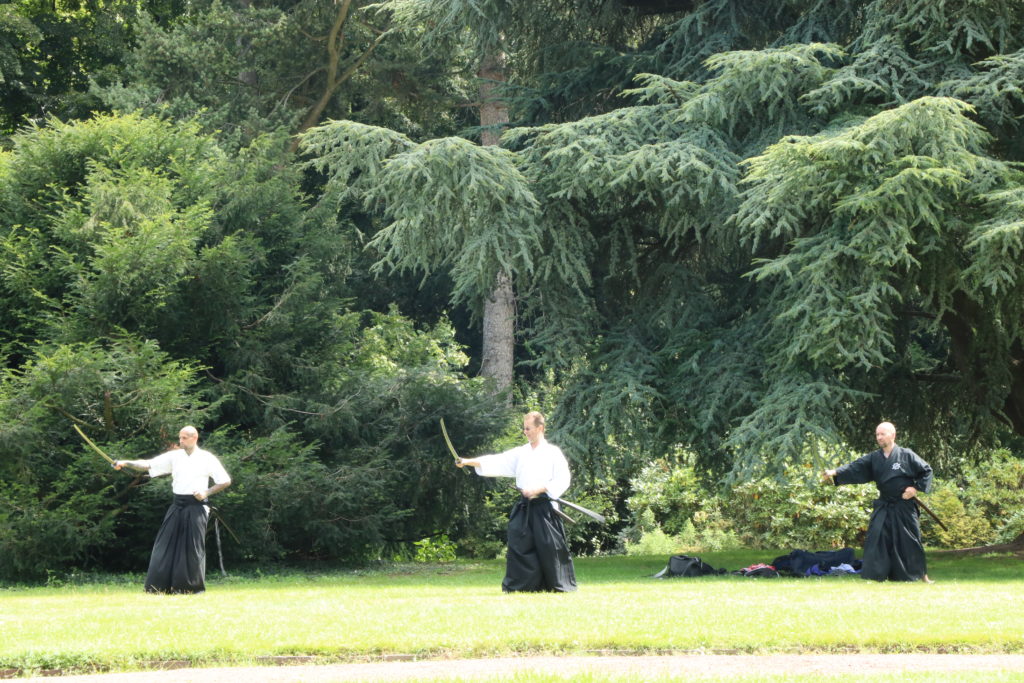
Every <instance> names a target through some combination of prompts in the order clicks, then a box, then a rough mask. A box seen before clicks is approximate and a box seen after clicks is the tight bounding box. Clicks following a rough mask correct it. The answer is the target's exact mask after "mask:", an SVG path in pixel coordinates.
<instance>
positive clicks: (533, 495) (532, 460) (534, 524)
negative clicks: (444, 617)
mask: <svg viewBox="0 0 1024 683" xmlns="http://www.w3.org/2000/svg"><path fill="white" fill-rule="evenodd" d="M523 434H525V435H526V438H527V441H528V443H526V444H523V445H522V446H518V447H516V448H513V449H511V450H508V451H505V452H504V453H498V454H496V455H484V456H481V457H479V458H464V459H460V460H459V461H458V462H457V463H456V465H457V466H458V467H465V466H469V467H472V468H474V469H475V470H476V473H477V474H479V475H481V476H484V477H515V480H516V488H518V489H519V491H520V492H521V493H522V497H521V498H520V499H519V500H518V501H517V502H516V504H515V506H514V507H513V508H512V513H511V514H510V515H509V520H508V553H507V555H506V559H505V579H504V580H503V581H502V582H501V589H502V590H503V591H505V592H514V591H557V592H567V591H574V590H576V572H575V569H574V568H573V564H572V557H571V556H570V555H569V545H568V543H567V542H566V540H565V528H564V527H563V526H562V520H561V518H560V517H559V516H558V513H557V512H556V510H557V509H558V503H556V502H554V501H553V500H551V499H553V498H561V497H562V494H563V493H565V491H566V489H568V488H569V479H570V476H569V463H568V462H567V461H566V459H565V455H563V454H562V450H561V449H560V448H559V447H558V446H555V445H554V444H550V443H548V442H547V440H546V439H545V438H544V416H543V415H542V414H540V413H538V412H536V411H534V412H530V413H527V414H526V416H525V417H524V418H523Z"/></svg>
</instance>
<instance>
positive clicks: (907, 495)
mask: <svg viewBox="0 0 1024 683" xmlns="http://www.w3.org/2000/svg"><path fill="white" fill-rule="evenodd" d="M916 497H917V489H915V488H914V487H913V486H908V487H907V488H906V489H905V490H904V491H903V500H910V499H911V498H916Z"/></svg>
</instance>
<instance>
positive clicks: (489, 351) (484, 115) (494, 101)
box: [478, 53, 516, 391]
mask: <svg viewBox="0 0 1024 683" xmlns="http://www.w3.org/2000/svg"><path fill="white" fill-rule="evenodd" d="M478 75H479V77H480V79H481V84H480V125H481V127H482V128H483V131H482V132H481V134H480V143H481V144H483V145H496V144H498V140H499V139H500V138H501V131H502V128H504V127H505V126H507V125H508V106H507V105H506V104H505V103H504V102H503V101H501V99H500V93H498V92H497V91H498V88H500V86H501V84H502V83H504V81H505V55H503V54H500V53H498V54H494V55H488V56H487V57H485V58H484V60H483V62H482V63H481V65H480V71H479V73H478ZM515 321H516V309H515V295H514V294H513V290H512V276H511V274H509V273H498V277H497V281H496V282H495V287H494V291H493V292H492V293H491V295H490V296H488V297H487V299H486V301H484V321H483V325H484V329H483V359H482V362H481V364H480V374H481V375H483V376H484V377H490V378H491V379H493V380H494V381H495V383H496V384H497V387H498V390H499V391H504V390H505V389H508V388H509V387H510V386H512V378H513V371H512V368H513V361H514V354H513V350H514V348H515Z"/></svg>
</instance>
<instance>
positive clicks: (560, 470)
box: [547, 446, 572, 498]
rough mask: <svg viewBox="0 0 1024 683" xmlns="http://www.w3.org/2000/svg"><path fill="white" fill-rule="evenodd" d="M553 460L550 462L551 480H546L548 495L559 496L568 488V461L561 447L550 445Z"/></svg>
mask: <svg viewBox="0 0 1024 683" xmlns="http://www.w3.org/2000/svg"><path fill="white" fill-rule="evenodd" d="M552 449H553V451H554V453H553V456H554V462H553V463H552V464H551V481H550V482H548V485H547V489H548V497H549V498H561V497H562V494H563V493H565V492H566V491H567V490H568V489H569V482H570V481H571V479H572V477H571V476H570V474H569V461H568V460H566V459H565V454H564V453H562V449H561V448H558V447H557V446H554V447H552Z"/></svg>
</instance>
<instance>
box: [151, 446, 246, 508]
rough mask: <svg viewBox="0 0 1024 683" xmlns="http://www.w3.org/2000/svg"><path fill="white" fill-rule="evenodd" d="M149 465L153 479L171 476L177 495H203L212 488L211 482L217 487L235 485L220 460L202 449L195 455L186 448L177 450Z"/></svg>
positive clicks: (168, 452) (154, 460)
mask: <svg viewBox="0 0 1024 683" xmlns="http://www.w3.org/2000/svg"><path fill="white" fill-rule="evenodd" d="M145 462H148V463H149V476H151V477H161V476H163V475H165V474H170V475H171V490H172V491H173V492H174V493H175V494H177V495H182V496H191V495H192V494H193V493H195V492H196V491H203V490H205V489H206V488H207V487H208V486H209V483H210V479H213V483H214V484H226V483H228V482H230V481H231V477H229V476H228V472H227V470H225V469H224V466H223V465H221V464H220V460H218V459H217V456H216V455H214V454H213V453H211V452H210V451H204V450H203V449H202V448H198V447H197V448H195V449H193V451H192V455H189V454H188V453H186V452H185V449H184V448H177V449H175V450H173V451H167V452H166V453H161V454H160V455H158V456H156V457H155V458H150V459H149V460H146V461H145Z"/></svg>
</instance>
